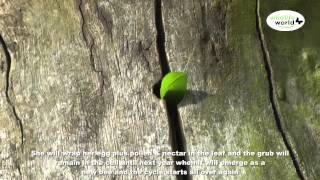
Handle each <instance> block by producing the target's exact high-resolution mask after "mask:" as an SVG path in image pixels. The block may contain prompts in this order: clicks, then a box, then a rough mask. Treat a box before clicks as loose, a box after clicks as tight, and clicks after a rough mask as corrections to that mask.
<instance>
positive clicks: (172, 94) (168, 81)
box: [160, 72, 187, 104]
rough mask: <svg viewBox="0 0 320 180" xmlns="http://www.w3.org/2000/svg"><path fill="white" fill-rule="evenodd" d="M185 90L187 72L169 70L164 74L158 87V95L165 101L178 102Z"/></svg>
mask: <svg viewBox="0 0 320 180" xmlns="http://www.w3.org/2000/svg"><path fill="white" fill-rule="evenodd" d="M186 91H187V74H186V73H184V72H170V73H168V74H167V75H165V76H164V78H163V79H162V82H161V87H160V97H161V99H164V100H166V101H167V103H171V104H178V103H179V102H180V101H181V100H182V99H183V97H184V96H185V94H186Z"/></svg>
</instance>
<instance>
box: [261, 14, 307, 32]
mask: <svg viewBox="0 0 320 180" xmlns="http://www.w3.org/2000/svg"><path fill="white" fill-rule="evenodd" d="M304 23H305V19H304V17H303V16H302V15H301V14H300V13H298V12H295V11H291V10H280V11H276V12H273V13H271V14H270V15H269V16H268V17H267V24H268V26H269V27H271V28H272V29H274V30H277V31H294V30H297V29H299V28H301V27H302V26H303V25H304Z"/></svg>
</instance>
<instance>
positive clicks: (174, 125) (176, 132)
mask: <svg viewBox="0 0 320 180" xmlns="http://www.w3.org/2000/svg"><path fill="white" fill-rule="evenodd" d="M161 6H162V2H161V0H155V25H156V30H157V39H156V46H157V51H158V56H159V57H158V58H159V62H160V66H161V72H162V76H165V75H166V74H167V73H169V72H170V67H169V63H168V58H167V55H166V50H165V31H164V27H163V20H162V8H161ZM157 84H158V86H157V90H156V91H159V92H160V83H159V82H158V83H157ZM166 110H167V115H168V123H169V133H170V134H169V135H170V140H171V148H172V151H174V152H175V151H179V152H187V148H186V139H185V136H184V133H183V127H182V123H181V119H180V115H179V111H178V108H177V105H175V104H171V103H170V102H166ZM173 160H174V161H175V162H177V161H183V160H184V161H188V160H189V157H188V155H187V153H186V156H173ZM175 170H177V171H186V172H187V175H177V179H179V180H180V179H192V177H191V175H190V167H189V166H187V165H177V164H176V163H175Z"/></svg>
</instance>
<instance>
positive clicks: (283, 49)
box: [261, 0, 320, 179]
mask: <svg viewBox="0 0 320 180" xmlns="http://www.w3.org/2000/svg"><path fill="white" fill-rule="evenodd" d="M261 7H262V8H261V17H262V19H266V17H267V16H268V14H270V12H273V11H275V10H278V9H292V10H295V11H298V12H300V13H301V14H302V15H303V16H304V17H305V19H306V23H305V25H304V27H303V28H301V30H299V31H294V32H290V33H281V32H276V31H272V30H271V29H270V28H268V27H267V26H266V25H265V26H264V27H263V29H264V34H265V37H266V44H267V48H268V51H269V53H270V60H271V64H272V68H273V71H274V81H275V89H276V90H277V91H276V95H277V99H278V104H279V109H280V113H281V117H282V120H283V126H284V131H285V132H286V133H287V134H288V137H289V140H290V142H291V144H292V146H293V147H294V149H295V151H296V153H297V156H298V157H299V160H300V164H301V166H302V167H303V169H304V171H305V175H306V178H307V179H319V178H320V163H319V162H320V54H319V53H320V39H319V35H318V33H319V31H320V26H319V19H320V14H319V13H318V11H319V8H320V2H319V1H315V0H313V1H307V2H304V1H299V0H290V1H283V2H279V1H268V2H267V1H261Z"/></svg>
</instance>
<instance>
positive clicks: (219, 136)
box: [0, 0, 320, 180]
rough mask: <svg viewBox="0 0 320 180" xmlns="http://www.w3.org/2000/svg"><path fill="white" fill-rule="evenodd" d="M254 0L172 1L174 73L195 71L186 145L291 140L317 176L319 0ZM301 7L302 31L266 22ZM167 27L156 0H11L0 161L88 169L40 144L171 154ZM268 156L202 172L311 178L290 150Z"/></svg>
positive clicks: (39, 168)
mask: <svg viewBox="0 0 320 180" xmlns="http://www.w3.org/2000/svg"><path fill="white" fill-rule="evenodd" d="M256 2H257V1H255V0H251V1H244V0H241V1H227V0H212V1H211V0H203V1H195V0H193V1H187V0H168V1H166V0H165V1H163V2H162V5H163V8H162V14H163V19H160V20H162V21H163V24H164V33H165V35H166V39H165V49H166V54H167V57H168V61H169V65H170V68H171V70H174V71H175V70H180V71H185V72H187V74H188V76H189V79H188V87H189V91H188V93H187V96H186V97H185V99H184V100H183V102H182V103H181V104H180V105H179V112H180V116H181V120H182V125H183V128H184V135H185V138H186V142H187V143H186V146H187V150H188V151H195V150H202V151H223V150H224V151H238V150H242V151H245V150H249V151H269V150H272V151H282V150H287V148H288V145H287V146H286V144H285V142H284V139H286V140H287V141H288V143H289V148H292V150H293V153H294V154H293V156H294V158H296V161H297V163H298V168H299V169H300V170H301V171H303V176H304V177H305V178H306V179H319V178H320V174H319V172H320V167H319V166H320V165H319V163H318V162H319V161H320V147H319V144H320V142H319V139H320V138H319V137H320V135H319V133H320V128H319V127H320V124H319V119H320V118H319V117H320V113H319V112H320V99H319V89H320V84H319V63H320V62H319V44H318V42H319V40H317V39H315V37H317V32H319V26H313V25H312V23H316V21H317V20H318V19H319V16H320V15H318V13H316V12H317V8H318V9H319V6H320V4H319V2H316V1H315V0H314V1H310V2H307V3H306V2H302V1H298V0H290V1H288V2H282V3H279V2H278V1H261V6H260V8H259V10H260V13H261V14H258V13H257V9H256V8H257V4H256ZM290 8H291V9H293V10H297V11H299V12H301V13H302V14H303V15H304V16H305V17H306V20H307V23H306V25H305V27H303V28H302V29H301V30H299V31H296V32H292V33H279V32H275V31H273V30H271V29H269V28H268V27H267V26H265V24H264V21H265V19H266V17H267V15H268V14H269V13H271V12H272V11H275V10H279V9H290ZM259 15H260V16H261V17H260V19H261V22H262V25H263V26H262V28H261V27H258V26H257V20H258V19H259ZM158 20H159V19H158ZM308 22H310V24H309V23H308ZM261 33H263V35H264V38H265V40H266V42H265V44H266V48H267V50H268V52H269V54H270V60H271V68H272V70H273V77H274V79H273V81H272V82H274V84H272V83H271V84H270V82H269V81H268V78H269V74H268V73H267V71H266V66H268V64H266V59H265V56H264V53H265V49H263V46H262V44H263V43H262V42H261V41H262V40H263V39H261ZM156 34H157V32H156V27H155V9H154V1H151V0H146V1H130V0H117V1H116V0H111V1H105V0H95V1H90V0H78V1H74V0H56V1H49V0H46V1H37V0H31V1H26V0H10V1H9V0H3V1H0V35H1V36H2V38H3V40H4V42H2V43H1V45H2V46H1V53H0V72H1V78H0V91H1V94H0V142H1V143H0V153H1V154H0V155H1V157H0V160H1V163H0V168H1V169H6V170H7V174H6V177H8V178H9V179H79V178H80V171H81V170H83V169H81V168H71V167H68V168H66V167H64V166H57V165H55V162H56V160H58V159H57V158H54V157H52V158H49V159H46V160H44V159H41V158H34V157H31V156H30V152H31V151H32V150H38V151H54V150H70V151H74V150H80V151H81V150H85V151H95V150H105V151H137V150H143V149H144V150H153V149H157V150H160V151H170V150H171V147H170V143H169V141H168V140H169V137H168V136H169V127H168V122H167V121H168V120H167V119H168V118H167V115H166V109H165V107H163V106H161V103H160V101H159V100H158V99H157V98H156V97H155V96H154V95H153V94H152V86H153V85H154V83H156V82H157V81H158V80H159V79H160V78H161V74H162V73H163V72H161V71H162V68H161V63H160V62H159V60H158V52H157V48H156V47H157V43H156ZM4 44H5V45H6V47H4V46H3V45H4ZM6 50H7V51H6ZM6 52H7V53H6ZM8 55H9V56H10V58H11V64H10V62H9V61H8ZM162 60H163V59H162ZM9 64H10V65H11V66H10V68H9V66H8V65H9ZM8 84H9V86H8ZM7 87H8V89H7ZM272 89H274V92H273V95H274V96H275V97H276V99H275V101H276V103H275V105H276V110H277V112H278V113H279V115H280V120H281V127H283V129H282V131H283V132H281V131H279V127H278V126H277V123H276V120H275V112H274V110H273V106H272V103H271V101H272V97H271V96H270V94H269V92H270V90H272ZM283 133H284V135H285V137H284V136H283ZM157 158H160V157H157ZM204 158H205V157H203V159H204ZM190 159H191V160H194V159H199V157H192V156H191V157H190ZM200 159H201V158H200ZM228 159H231V158H228ZM241 159H243V160H248V159H250V158H241ZM261 160H265V161H266V163H267V165H266V166H265V167H256V168H250V167H245V168H241V167H239V168H238V169H239V170H241V171H245V174H244V175H242V176H196V177H194V178H193V179H290V180H291V179H299V177H298V175H297V172H296V169H297V168H296V167H294V164H293V159H292V157H286V158H278V159H277V158H261ZM162 168H165V169H173V167H170V166H164V167H162ZM212 168H213V167H211V168H210V167H203V166H202V167H191V169H193V170H195V169H202V170H204V169H212ZM218 168H219V169H223V167H218ZM214 169H217V168H216V167H214ZM226 169H229V168H226ZM0 178H1V177H0ZM87 178H88V179H89V177H87ZM103 178H105V177H103V176H102V177H96V179H103ZM109 178H111V177H109ZM113 178H116V179H133V178H134V177H130V176H129V177H128V176H117V177H113ZM135 178H136V179H143V178H144V179H150V177H144V176H140V177H135ZM151 178H155V179H170V178H174V177H173V176H172V177H157V176H154V177H151Z"/></svg>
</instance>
